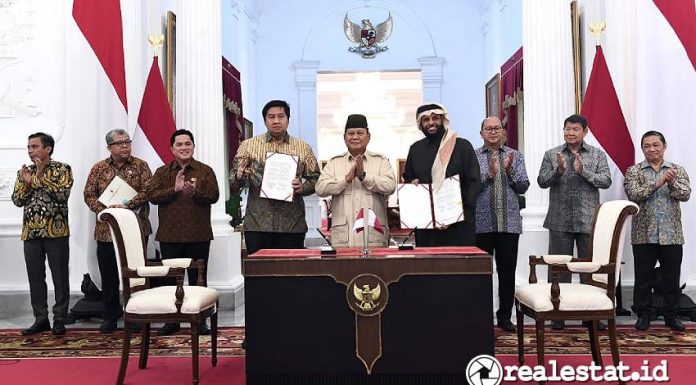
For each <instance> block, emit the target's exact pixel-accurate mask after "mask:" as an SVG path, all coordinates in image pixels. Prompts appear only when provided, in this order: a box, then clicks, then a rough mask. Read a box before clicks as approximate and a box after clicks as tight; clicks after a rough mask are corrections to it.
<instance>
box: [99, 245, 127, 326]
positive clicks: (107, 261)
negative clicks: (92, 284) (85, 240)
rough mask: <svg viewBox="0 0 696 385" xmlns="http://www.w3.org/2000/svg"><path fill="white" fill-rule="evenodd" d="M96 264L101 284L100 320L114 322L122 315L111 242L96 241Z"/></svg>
mask: <svg viewBox="0 0 696 385" xmlns="http://www.w3.org/2000/svg"><path fill="white" fill-rule="evenodd" d="M97 262H98V263H99V274H101V282H102V318H103V319H104V320H111V321H116V320H118V319H119V318H120V317H121V315H122V314H123V309H122V308H121V298H120V292H119V280H118V273H119V272H118V264H117V263H116V251H115V250H114V244H113V243H112V242H99V241H97Z"/></svg>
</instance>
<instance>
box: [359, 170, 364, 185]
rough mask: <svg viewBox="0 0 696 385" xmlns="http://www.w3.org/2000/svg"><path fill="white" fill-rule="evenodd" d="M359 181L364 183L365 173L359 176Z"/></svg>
mask: <svg viewBox="0 0 696 385" xmlns="http://www.w3.org/2000/svg"><path fill="white" fill-rule="evenodd" d="M358 179H360V181H361V182H362V181H363V179H365V171H363V172H362V174H360V175H358Z"/></svg>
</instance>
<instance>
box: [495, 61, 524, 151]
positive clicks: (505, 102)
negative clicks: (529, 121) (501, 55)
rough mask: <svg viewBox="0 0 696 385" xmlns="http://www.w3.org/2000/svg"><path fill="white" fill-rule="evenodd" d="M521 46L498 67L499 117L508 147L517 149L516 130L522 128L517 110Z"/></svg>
mask: <svg viewBox="0 0 696 385" xmlns="http://www.w3.org/2000/svg"><path fill="white" fill-rule="evenodd" d="M523 90H524V87H523V83H522V48H520V49H518V50H517V52H515V53H514V54H513V55H512V57H510V59H508V60H507V61H506V62H505V64H503V65H502V67H500V98H501V101H500V102H501V106H502V108H501V110H502V111H501V112H500V119H501V120H502V122H503V127H505V131H506V132H507V143H506V145H507V146H508V147H511V148H514V149H518V148H517V147H518V145H519V142H518V132H519V131H518V130H520V129H522V122H521V121H520V119H518V118H521V117H520V116H518V112H520V113H521V112H522V111H521V109H519V110H518V108H521V106H522V91H523Z"/></svg>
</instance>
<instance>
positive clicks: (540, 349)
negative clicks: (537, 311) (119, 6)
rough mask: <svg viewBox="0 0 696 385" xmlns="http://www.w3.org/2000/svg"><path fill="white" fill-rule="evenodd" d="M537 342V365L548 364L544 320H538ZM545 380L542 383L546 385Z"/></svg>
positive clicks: (541, 384)
mask: <svg viewBox="0 0 696 385" xmlns="http://www.w3.org/2000/svg"><path fill="white" fill-rule="evenodd" d="M536 343H537V365H541V366H544V367H545V366H546V361H545V360H544V320H540V319H537V320H536ZM544 383H545V382H544V381H540V382H539V384H540V385H544Z"/></svg>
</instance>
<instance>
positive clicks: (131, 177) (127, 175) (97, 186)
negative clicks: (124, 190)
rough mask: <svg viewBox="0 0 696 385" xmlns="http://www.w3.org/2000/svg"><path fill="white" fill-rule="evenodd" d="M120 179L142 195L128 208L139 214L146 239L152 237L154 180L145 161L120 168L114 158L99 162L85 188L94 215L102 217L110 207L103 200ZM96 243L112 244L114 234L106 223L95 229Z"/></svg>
mask: <svg viewBox="0 0 696 385" xmlns="http://www.w3.org/2000/svg"><path fill="white" fill-rule="evenodd" d="M117 175H118V176H119V177H120V178H121V179H123V180H124V181H125V182H126V183H128V185H129V186H131V187H132V188H133V190H135V191H137V192H138V194H137V195H136V196H134V197H133V199H131V200H130V201H128V202H126V204H125V205H124V206H126V208H128V209H131V210H133V211H134V212H135V215H136V216H137V217H138V222H139V223H140V228H141V230H142V232H143V235H150V234H152V226H151V225H150V218H149V217H150V203H149V202H148V198H147V189H148V187H149V185H150V180H151V179H152V172H151V171H150V167H149V166H148V165H147V162H145V161H144V160H141V159H138V158H135V157H132V156H131V157H128V159H126V161H125V162H124V163H123V164H121V165H120V166H118V165H117V164H116V162H114V160H113V158H111V157H108V158H106V159H105V160H102V161H99V162H97V164H95V165H94V166H92V170H90V172H89V176H88V177H87V183H86V184H85V190H84V193H83V194H84V198H85V203H86V204H87V206H88V207H89V209H90V210H92V212H94V213H97V214H98V213H99V212H100V211H102V210H104V209H105V208H106V206H104V204H103V203H101V202H99V197H100V196H101V194H102V193H103V192H104V191H105V190H106V188H107V187H108V186H109V183H111V181H112V180H113V179H114V177H116V176H117ZM94 239H96V240H97V241H99V242H111V230H110V229H109V225H108V224H107V223H106V222H100V221H97V224H96V226H95V228H94Z"/></svg>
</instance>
